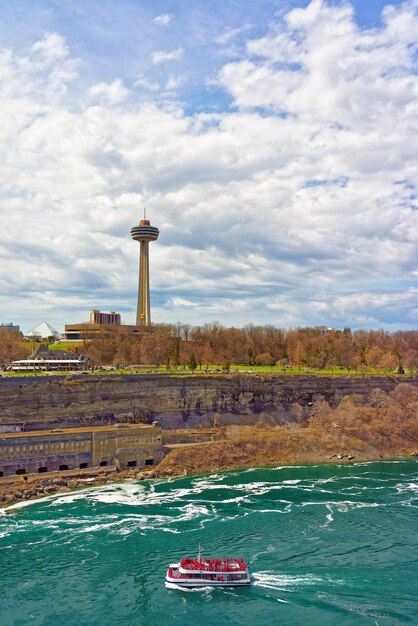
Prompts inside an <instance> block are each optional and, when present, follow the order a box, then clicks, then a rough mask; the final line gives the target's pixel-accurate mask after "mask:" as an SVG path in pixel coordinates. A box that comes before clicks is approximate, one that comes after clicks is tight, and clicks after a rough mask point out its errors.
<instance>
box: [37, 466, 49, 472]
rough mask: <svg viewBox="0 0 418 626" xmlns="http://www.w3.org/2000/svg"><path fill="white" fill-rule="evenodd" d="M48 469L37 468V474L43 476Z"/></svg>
mask: <svg viewBox="0 0 418 626" xmlns="http://www.w3.org/2000/svg"><path fill="white" fill-rule="evenodd" d="M47 471H48V468H47V467H38V474H43V473H44V472H47Z"/></svg>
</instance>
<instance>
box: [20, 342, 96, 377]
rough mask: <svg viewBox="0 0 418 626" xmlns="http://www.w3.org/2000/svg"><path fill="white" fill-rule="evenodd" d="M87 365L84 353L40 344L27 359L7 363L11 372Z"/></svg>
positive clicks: (79, 367) (75, 369) (76, 367)
mask: <svg viewBox="0 0 418 626" xmlns="http://www.w3.org/2000/svg"><path fill="white" fill-rule="evenodd" d="M87 367H88V360H87V359H86V357H85V355H84V354H80V353H76V352H67V351H66V350H49V349H48V346H46V345H45V344H42V343H41V344H40V345H39V346H38V348H37V349H36V350H35V352H34V353H33V354H32V355H31V356H30V357H29V358H28V359H19V360H18V361H12V362H11V364H10V365H9V368H8V369H10V370H12V371H13V372H54V371H61V372H62V371H77V370H84V369H86V368H87Z"/></svg>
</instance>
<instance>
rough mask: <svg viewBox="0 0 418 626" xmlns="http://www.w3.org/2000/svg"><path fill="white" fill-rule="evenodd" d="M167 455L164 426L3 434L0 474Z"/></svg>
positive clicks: (149, 461)
mask: <svg viewBox="0 0 418 626" xmlns="http://www.w3.org/2000/svg"><path fill="white" fill-rule="evenodd" d="M163 456H164V450H163V443H162V435H161V429H160V428H157V427H154V426H150V425H148V424H141V425H139V424H116V425H114V426H96V427H90V428H68V429H58V428H57V429H55V430H38V431H34V432H20V433H2V434H0V476H11V475H13V474H30V473H39V474H41V473H44V472H56V471H64V470H74V469H83V468H87V467H105V466H111V465H117V466H120V467H121V468H128V467H144V466H147V465H153V464H154V463H156V462H159V461H160V460H161V459H162V458H163Z"/></svg>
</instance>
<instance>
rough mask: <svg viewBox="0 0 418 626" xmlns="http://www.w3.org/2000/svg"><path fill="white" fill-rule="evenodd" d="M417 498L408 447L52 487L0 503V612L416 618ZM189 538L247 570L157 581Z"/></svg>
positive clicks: (88, 623) (88, 625)
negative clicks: (44, 493) (373, 458)
mask: <svg viewBox="0 0 418 626" xmlns="http://www.w3.org/2000/svg"><path fill="white" fill-rule="evenodd" d="M417 507H418V463H417V462H416V461H393V462H380V463H365V464H357V465H352V466H344V465H342V466H328V465H325V466H324V465H323V466H303V467H302V466H301V467H278V468H274V469H256V470H242V471H233V472H226V473H222V474H215V475H207V476H200V477H194V478H181V479H171V480H160V481H151V482H147V483H144V482H141V483H136V482H127V483H123V484H120V485H111V486H105V487H100V488H99V487H93V488H90V489H88V490H84V491H78V492H73V493H70V494H63V495H61V496H52V497H49V498H46V499H44V500H39V501H37V502H35V503H31V504H30V505H29V506H27V505H26V506H24V507H20V508H14V513H13V514H9V515H6V514H0V603H1V610H0V624H1V625H2V626H3V624H4V625H7V626H9V625H10V626H11V625H16V626H17V625H23V624H34V625H41V624H42V625H48V626H49V625H51V626H52V625H54V626H55V625H57V624H59V625H61V626H72V625H74V626H75V625H77V626H95V625H97V626H99V625H100V626H107V625H111V624H123V625H125V626H128V625H138V626H139V625H141V626H142V625H146V626H157V625H160V624H161V625H164V624H170V625H171V624H179V625H180V624H181V625H182V626H191V625H195V624H198V625H199V626H200V625H202V626H211V625H212V624H213V625H215V624H216V625H217V626H219V625H222V624H228V625H231V626H234V625H241V624H244V625H246V624H248V625H255V626H256V625H264V624H266V625H268V624H276V623H277V624H284V625H286V624H288V625H291V624H295V625H299V624H301V625H304V624H305V623H306V624H308V625H309V626H316V625H318V626H319V625H321V626H326V625H328V624H329V625H333V626H334V625H345V624H347V625H348V624H370V625H373V626H374V625H375V624H378V625H379V626H382V625H388V626H389V625H392V626H393V625H397V624H418V593H417V592H418V585H417V580H418V566H417V563H418V549H417V548H418V515H417V513H418V511H417ZM9 510H10V509H9ZM199 543H201V544H202V546H203V547H204V549H205V552H204V555H205V556H242V557H244V558H245V559H246V560H248V561H250V562H251V572H252V575H253V581H254V584H253V585H252V586H251V587H250V588H243V589H211V588H203V589H198V590H188V591H187V590H180V589H175V588H174V589H167V588H166V587H165V586H164V576H165V572H166V568H167V565H168V563H169V562H170V561H176V560H178V559H180V558H181V557H182V556H186V555H192V556H193V555H195V554H196V552H197V546H198V544H199Z"/></svg>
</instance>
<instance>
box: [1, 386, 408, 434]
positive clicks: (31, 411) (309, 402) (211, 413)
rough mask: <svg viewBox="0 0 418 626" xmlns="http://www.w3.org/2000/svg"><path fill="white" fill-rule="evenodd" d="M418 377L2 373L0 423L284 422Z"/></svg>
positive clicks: (202, 424) (5, 426)
mask: <svg viewBox="0 0 418 626" xmlns="http://www.w3.org/2000/svg"><path fill="white" fill-rule="evenodd" d="M401 382H403V383H411V384H414V385H417V384H418V381H417V379H416V378H415V377H407V376H402V377H398V378H395V377H361V378H357V377H353V378H350V377H347V378H342V377H338V378H331V377H314V376H269V377H267V376H265V377H260V376H251V375H247V376H245V375H243V376H235V375H229V376H228V375H225V376H198V375H197V376H196V375H195V376H169V375H164V374H150V375H145V374H141V375H121V376H119V375H118V376H92V375H86V376H77V377H65V378H63V377H58V376H56V377H52V376H49V377H45V378H43V377H42V378H40V377H27V378H23V377H22V378H2V379H0V429H1V430H6V429H8V427H13V426H20V427H23V428H24V429H25V430H39V429H45V428H57V427H74V426H92V425H100V424H112V423H115V422H129V423H141V422H142V423H150V422H152V421H153V420H158V423H159V426H161V427H162V428H166V429H169V428H189V427H191V428H196V427H207V426H213V425H220V424H254V423H257V422H258V421H263V422H265V423H267V424H281V423H284V422H286V421H292V420H294V421H304V420H306V419H307V418H308V417H309V415H310V412H311V410H312V407H313V406H314V405H315V403H316V402H317V401H320V400H326V401H327V402H329V404H330V405H331V406H336V405H337V404H338V402H339V401H340V400H341V398H342V397H343V396H346V395H351V394H361V395H368V394H369V393H370V392H371V391H372V390H373V389H376V388H379V389H381V390H383V391H385V392H390V391H391V390H392V389H393V388H394V387H395V386H396V385H397V384H399V383H401Z"/></svg>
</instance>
